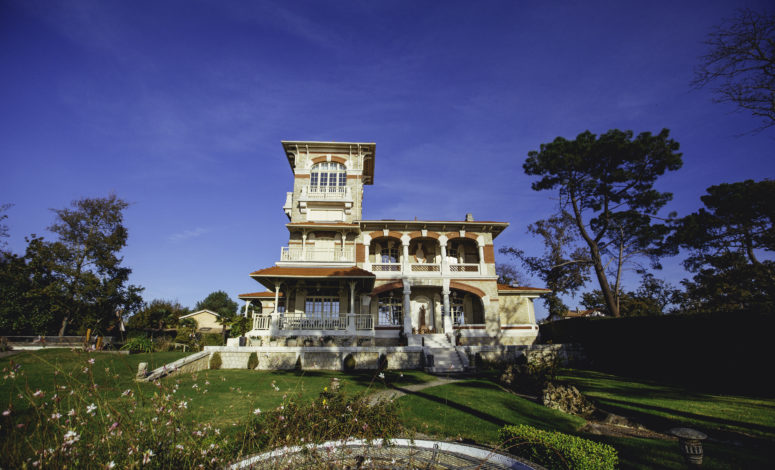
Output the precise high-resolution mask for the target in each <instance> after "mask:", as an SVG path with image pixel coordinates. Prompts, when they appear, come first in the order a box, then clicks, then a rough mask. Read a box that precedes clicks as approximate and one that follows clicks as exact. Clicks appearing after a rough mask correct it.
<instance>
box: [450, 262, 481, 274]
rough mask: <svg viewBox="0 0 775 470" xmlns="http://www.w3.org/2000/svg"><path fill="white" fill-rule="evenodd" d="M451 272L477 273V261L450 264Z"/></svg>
mask: <svg viewBox="0 0 775 470" xmlns="http://www.w3.org/2000/svg"><path fill="white" fill-rule="evenodd" d="M449 272H451V273H478V272H479V265H478V264H477V263H462V264H450V265H449Z"/></svg>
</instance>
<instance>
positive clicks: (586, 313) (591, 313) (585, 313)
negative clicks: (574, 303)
mask: <svg viewBox="0 0 775 470" xmlns="http://www.w3.org/2000/svg"><path fill="white" fill-rule="evenodd" d="M604 316H605V314H604V313H603V312H601V311H600V310H596V309H589V310H568V311H567V312H565V313H564V314H562V315H549V316H548V317H546V321H557V320H565V319H568V318H581V317H604Z"/></svg>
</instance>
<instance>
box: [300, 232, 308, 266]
mask: <svg viewBox="0 0 775 470" xmlns="http://www.w3.org/2000/svg"><path fill="white" fill-rule="evenodd" d="M306 259H307V231H306V230H302V232H301V261H306Z"/></svg>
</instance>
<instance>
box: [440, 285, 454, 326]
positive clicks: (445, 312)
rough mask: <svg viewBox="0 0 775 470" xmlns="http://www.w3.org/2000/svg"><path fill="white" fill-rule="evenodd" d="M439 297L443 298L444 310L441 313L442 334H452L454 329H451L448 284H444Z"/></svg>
mask: <svg viewBox="0 0 775 470" xmlns="http://www.w3.org/2000/svg"><path fill="white" fill-rule="evenodd" d="M441 295H442V298H443V303H444V309H443V311H442V313H441V317H442V321H443V323H444V333H447V334H452V333H453V332H454V329H453V328H452V314H451V312H450V311H449V284H447V283H446V282H445V283H444V287H443V288H442V291H441Z"/></svg>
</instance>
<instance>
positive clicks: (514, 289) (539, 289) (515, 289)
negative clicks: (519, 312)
mask: <svg viewBox="0 0 775 470" xmlns="http://www.w3.org/2000/svg"><path fill="white" fill-rule="evenodd" d="M498 291H499V292H551V291H552V290H551V289H544V288H543V287H527V286H510V285H508V284H498Z"/></svg>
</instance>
